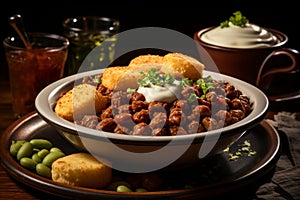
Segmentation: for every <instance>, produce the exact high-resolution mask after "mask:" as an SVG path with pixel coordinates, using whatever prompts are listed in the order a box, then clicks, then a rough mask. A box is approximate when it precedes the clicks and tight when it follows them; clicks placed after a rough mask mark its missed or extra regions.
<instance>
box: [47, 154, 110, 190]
mask: <svg viewBox="0 0 300 200" xmlns="http://www.w3.org/2000/svg"><path fill="white" fill-rule="evenodd" d="M51 174H52V180H53V181H55V182H59V183H63V184H68V185H75V186H81V187H89V188H102V187H105V186H107V185H108V184H109V183H110V182H111V178H112V168H111V167H109V166H107V165H105V164H103V163H102V162H100V161H99V160H97V159H96V158H94V157H93V156H92V155H91V154H88V153H74V154H70V155H67V156H64V157H62V158H59V159H57V160H55V161H54V162H53V163H52V166H51Z"/></svg>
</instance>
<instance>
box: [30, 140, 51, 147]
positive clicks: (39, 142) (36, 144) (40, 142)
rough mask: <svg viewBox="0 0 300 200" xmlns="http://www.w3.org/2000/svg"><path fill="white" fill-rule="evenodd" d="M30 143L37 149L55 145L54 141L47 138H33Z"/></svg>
mask: <svg viewBox="0 0 300 200" xmlns="http://www.w3.org/2000/svg"><path fill="white" fill-rule="evenodd" d="M30 143H31V144H32V146H33V148H37V149H50V148H51V147H52V146H53V145H52V143H51V142H50V141H49V140H46V139H31V140H30Z"/></svg>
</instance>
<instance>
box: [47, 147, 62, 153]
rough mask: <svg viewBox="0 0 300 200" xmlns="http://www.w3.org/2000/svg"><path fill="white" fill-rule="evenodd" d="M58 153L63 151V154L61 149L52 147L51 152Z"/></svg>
mask: <svg viewBox="0 0 300 200" xmlns="http://www.w3.org/2000/svg"><path fill="white" fill-rule="evenodd" d="M57 151H61V152H62V150H61V149H60V148H58V147H52V148H51V149H50V152H57Z"/></svg>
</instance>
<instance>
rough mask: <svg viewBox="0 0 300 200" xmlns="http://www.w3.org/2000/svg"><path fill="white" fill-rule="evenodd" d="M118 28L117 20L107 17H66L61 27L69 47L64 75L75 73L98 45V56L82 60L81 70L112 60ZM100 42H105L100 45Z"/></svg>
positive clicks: (91, 68)
mask: <svg viewBox="0 0 300 200" xmlns="http://www.w3.org/2000/svg"><path fill="white" fill-rule="evenodd" d="M119 28H120V22H119V20H118V19H113V18H108V17H98V16H78V17H70V18H66V19H65V20H64V21H63V29H64V35H65V36H66V37H67V38H68V39H69V41H70V49H69V55H68V59H67V63H66V70H65V74H64V75H65V76H68V75H72V74H76V73H77V72H78V70H79V68H80V67H81V65H82V64H83V61H84V60H85V58H86V57H87V55H88V54H89V53H90V52H91V51H92V50H93V49H94V48H95V47H98V46H99V48H98V50H99V53H98V54H97V55H98V57H97V58H95V59H92V60H90V61H86V62H84V66H83V68H84V70H83V71H89V70H93V69H99V68H105V67H106V65H107V64H110V63H111V62H113V60H114V55H115V45H116V40H117V35H116V34H117V33H118V32H119ZM104 41H105V42H104ZM102 43H105V44H103V45H102V46H101V44H102ZM103 66H104V67H103Z"/></svg>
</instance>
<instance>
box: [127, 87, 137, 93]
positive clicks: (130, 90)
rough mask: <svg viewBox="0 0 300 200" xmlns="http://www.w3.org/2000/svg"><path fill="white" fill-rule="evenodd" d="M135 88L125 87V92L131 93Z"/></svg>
mask: <svg viewBox="0 0 300 200" xmlns="http://www.w3.org/2000/svg"><path fill="white" fill-rule="evenodd" d="M135 90H136V89H134V88H127V93H133V92H134V91H135Z"/></svg>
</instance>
